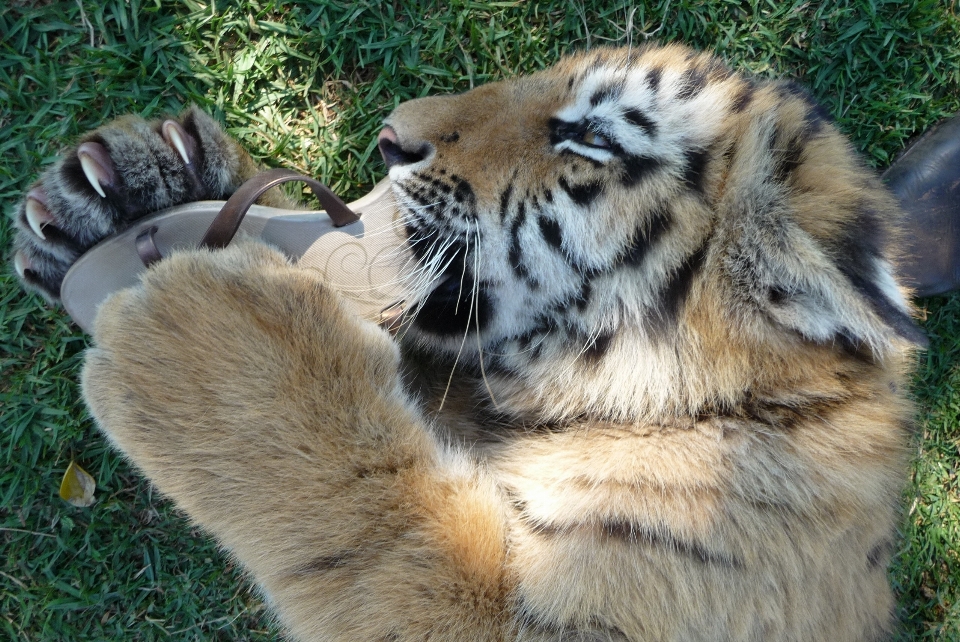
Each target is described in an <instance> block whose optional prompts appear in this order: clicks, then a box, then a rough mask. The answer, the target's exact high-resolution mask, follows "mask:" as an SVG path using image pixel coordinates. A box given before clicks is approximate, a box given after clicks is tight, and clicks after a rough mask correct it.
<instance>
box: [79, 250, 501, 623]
mask: <svg viewBox="0 0 960 642" xmlns="http://www.w3.org/2000/svg"><path fill="white" fill-rule="evenodd" d="M95 341H96V347H95V348H93V349H91V350H90V352H89V353H88V356H87V363H86V367H85V370H84V374H83V389H84V395H85V397H86V400H87V403H88V404H89V406H90V408H91V411H92V413H93V415H94V417H96V419H97V421H98V422H99V424H100V426H101V428H102V429H103V430H104V432H106V433H107V435H109V437H110V438H111V439H112V440H113V441H114V442H115V443H116V444H117V445H118V446H119V447H120V448H121V449H122V450H123V451H124V452H125V453H126V454H127V455H128V456H129V458H130V459H131V460H132V461H133V462H134V463H135V464H136V465H137V466H138V467H139V468H140V469H141V470H142V471H143V472H144V473H145V474H146V475H147V476H148V477H149V478H150V479H151V480H152V481H153V482H154V483H155V484H156V486H157V487H158V488H159V489H160V490H161V491H162V492H163V493H165V494H166V495H167V496H169V497H170V498H171V499H173V501H175V502H176V503H177V504H178V505H179V506H180V507H181V508H182V509H184V510H185V511H186V512H187V513H189V515H190V517H191V518H192V519H193V520H195V521H196V522H198V523H199V524H200V525H201V526H203V527H204V528H205V529H207V530H208V531H209V532H210V533H212V534H213V535H214V536H215V537H216V538H217V539H218V540H219V541H220V542H221V543H222V544H223V545H224V546H225V547H227V548H228V549H229V550H230V551H231V552H232V553H233V554H234V555H235V556H236V557H237V558H238V559H239V560H241V561H242V562H243V564H244V565H245V566H246V567H247V568H248V569H249V570H250V571H251V572H252V574H253V575H254V577H255V578H256V580H257V581H258V583H259V584H260V586H261V587H262V588H263V589H264V590H265V592H266V593H267V594H268V595H269V598H270V600H271V601H272V603H273V604H274V605H275V607H276V609H277V611H278V612H279V614H280V616H281V620H282V621H283V622H284V624H285V625H286V626H287V627H288V628H289V630H290V632H291V633H292V634H293V636H294V637H295V638H297V639H324V640H327V639H353V640H381V639H391V640H408V639H409V640H422V639H427V638H428V637H429V638H430V639H438V640H439V639H450V640H481V639H483V640H485V639H501V638H503V637H504V636H505V634H506V631H507V629H508V628H509V622H508V618H507V616H506V613H507V612H508V611H509V610H510V609H509V607H508V605H507V604H506V601H507V599H508V594H509V586H508V581H507V580H506V579H505V575H504V572H503V569H504V566H505V564H504V557H505V539H506V537H505V526H504V518H503V515H502V514H501V512H500V508H499V506H500V503H499V502H498V501H497V499H496V491H495V490H494V488H493V486H492V484H490V483H489V482H488V481H486V480H485V479H484V478H483V477H482V475H480V474H479V473H478V472H477V471H476V469H475V468H474V467H472V466H470V465H468V464H465V463H464V462H458V460H457V455H455V454H453V453H449V452H445V451H444V449H443V448H442V447H441V445H440V444H439V443H438V442H436V441H435V440H434V438H433V437H432V435H431V434H430V432H429V430H428V429H427V427H426V425H425V424H424V422H423V421H422V419H421V418H420V416H419V414H418V410H417V409H416V407H415V406H414V405H413V404H412V403H411V402H410V401H409V400H408V399H407V398H406V396H405V395H404V393H403V391H402V390H401V387H400V383H399V378H398V373H397V367H398V355H397V351H396V348H395V346H394V344H393V342H392V340H391V339H390V337H389V336H388V335H387V334H386V333H385V332H383V331H381V330H380V329H378V328H377V327H375V326H374V325H372V324H369V323H367V322H364V321H361V320H360V319H358V318H356V317H354V316H352V315H351V314H350V313H349V312H348V311H346V310H345V309H344V308H343V306H342V305H341V303H340V300H339V297H338V296H337V295H336V294H334V293H332V292H331V291H329V290H328V289H326V288H325V287H324V286H323V285H322V284H321V283H320V282H319V281H318V280H317V279H316V278H315V277H314V276H312V275H311V274H310V273H308V272H305V271H302V270H299V269H296V268H294V267H292V266H290V265H289V264H288V263H287V262H286V260H285V259H284V258H283V257H282V256H281V255H280V254H278V253H276V252H274V251H273V250H270V249H269V248H267V247H265V246H262V245H259V244H255V243H240V244H237V245H235V246H233V247H231V248H229V249H227V250H224V251H221V252H216V253H210V252H202V251H197V252H189V253H183V254H178V255H174V256H172V257H170V258H169V259H167V260H164V261H163V262H162V263H161V264H159V265H158V266H157V267H156V268H155V269H152V270H151V271H150V272H149V273H148V274H147V275H146V277H145V278H144V280H143V283H142V285H141V286H140V287H138V288H135V289H131V290H126V291H123V292H121V293H120V294H118V295H116V296H114V297H113V298H112V299H110V300H109V301H108V302H107V303H106V304H105V305H104V307H103V309H102V310H101V312H100V314H99V317H98V322H97V328H96V331H95Z"/></svg>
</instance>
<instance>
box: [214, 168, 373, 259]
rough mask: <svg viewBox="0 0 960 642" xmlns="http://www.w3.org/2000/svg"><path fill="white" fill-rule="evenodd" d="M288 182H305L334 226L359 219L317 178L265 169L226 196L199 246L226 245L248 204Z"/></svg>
mask: <svg viewBox="0 0 960 642" xmlns="http://www.w3.org/2000/svg"><path fill="white" fill-rule="evenodd" d="M292 181H299V182H303V183H306V184H307V185H308V186H309V187H310V189H312V190H313V193H314V195H316V197H317V199H318V200H319V201H320V204H321V205H322V206H323V209H324V210H325V211H326V213H327V216H329V217H330V220H331V221H333V225H334V227H343V226H344V225H349V224H350V223H355V222H357V221H359V220H360V217H359V216H357V215H356V214H355V213H353V212H352V211H351V210H350V208H349V207H347V205H346V203H344V202H343V201H342V200H341V199H340V197H339V196H337V195H336V194H334V193H333V192H332V191H331V190H330V188H329V187H327V186H326V185H324V184H323V183H321V182H320V181H318V180H316V179H313V178H310V177H309V176H303V175H302V174H298V173H296V172H294V171H293V170H289V169H269V170H267V171H265V172H261V173H259V174H257V175H256V176H254V177H253V178H251V179H250V180H248V181H247V182H245V183H244V184H243V185H241V186H240V187H239V188H238V189H237V191H236V192H234V193H233V194H232V195H231V196H230V198H229V199H227V202H226V203H225V204H224V206H223V208H221V209H220V213H219V214H217V217H216V218H215V219H213V223H211V224H210V227H209V228H208V229H207V233H206V234H204V235H203V239H202V240H201V241H200V247H206V248H210V249H220V248H224V247H226V246H227V245H228V244H229V243H230V241H231V240H233V237H234V235H235V234H236V233H237V230H238V229H240V221H242V220H243V217H244V215H245V214H246V213H247V210H249V209H250V206H251V205H253V204H254V203H255V202H256V200H257V199H258V198H260V197H261V196H263V194H264V192H266V191H267V190H269V189H270V188H272V187H276V186H277V185H280V184H281V183H289V182H292Z"/></svg>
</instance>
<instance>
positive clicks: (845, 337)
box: [741, 226, 928, 359]
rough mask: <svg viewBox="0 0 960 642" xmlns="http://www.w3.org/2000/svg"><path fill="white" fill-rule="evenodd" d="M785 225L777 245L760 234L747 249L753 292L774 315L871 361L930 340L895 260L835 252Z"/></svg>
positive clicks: (811, 338) (775, 319)
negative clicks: (904, 344)
mask: <svg viewBox="0 0 960 642" xmlns="http://www.w3.org/2000/svg"><path fill="white" fill-rule="evenodd" d="M787 227H789V226H787ZM780 231H781V232H784V231H787V232H788V234H787V238H781V239H778V240H777V241H776V242H775V243H773V242H772V241H773V240H774V239H772V238H769V237H767V238H764V236H766V235H762V236H761V238H759V239H757V238H755V239H753V240H754V247H753V248H752V251H750V252H749V253H748V254H750V255H752V261H751V262H750V263H751V265H750V266H749V268H748V271H749V273H750V277H749V279H750V280H751V281H752V283H751V284H750V286H749V291H750V293H751V298H753V299H754V301H755V303H756V304H757V306H758V307H759V308H760V309H761V311H762V312H763V313H764V314H765V315H766V316H767V317H768V318H769V319H770V320H771V321H773V322H774V323H776V324H777V325H779V326H781V327H783V328H786V329H789V330H791V331H793V332H796V333H797V334H799V335H800V336H801V337H803V338H804V339H806V340H808V341H812V342H814V343H819V344H833V345H837V346H839V347H841V348H843V349H844V350H846V351H848V352H852V353H855V354H858V355H865V356H869V357H870V358H872V359H877V358H882V357H883V356H884V355H885V354H886V353H888V352H889V351H890V350H892V349H893V348H894V344H895V342H896V341H898V340H906V341H908V342H910V343H913V344H915V345H918V346H920V347H924V348H925V347H926V346H927V343H928V341H927V337H926V336H925V335H924V334H923V332H922V331H921V330H920V329H919V328H918V327H917V325H916V324H915V323H914V321H913V319H912V318H911V308H910V304H909V303H908V302H907V300H906V299H905V297H904V296H903V294H902V293H901V291H900V288H899V287H898V286H897V284H896V281H895V279H894V277H893V274H892V268H891V265H890V263H889V262H887V261H885V260H884V259H882V258H881V257H879V256H861V257H859V260H853V257H850V256H846V257H835V258H833V257H831V256H830V254H829V253H828V252H825V251H824V249H823V248H821V247H819V246H818V244H817V243H816V242H815V241H814V239H813V238H812V237H810V236H809V235H808V234H806V233H805V232H803V231H802V230H800V229H799V228H797V227H794V228H793V229H791V230H784V229H783V228H781V230H780ZM785 248H789V249H788V251H784V249H785ZM742 256H743V255H742V254H741V257H742Z"/></svg>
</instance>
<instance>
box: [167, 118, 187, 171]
mask: <svg viewBox="0 0 960 642" xmlns="http://www.w3.org/2000/svg"><path fill="white" fill-rule="evenodd" d="M160 132H161V134H162V136H163V139H164V140H165V141H167V144H168V145H170V146H171V147H173V148H174V149H176V150H177V153H178V154H180V158H182V159H183V162H184V164H185V165H189V164H190V163H191V161H190V158H191V157H192V156H193V155H194V154H195V153H196V142H194V140H193V137H192V136H190V134H188V133H187V132H186V131H184V129H183V127H181V126H180V124H179V123H178V122H176V121H174V120H166V121H164V123H163V125H161V126H160Z"/></svg>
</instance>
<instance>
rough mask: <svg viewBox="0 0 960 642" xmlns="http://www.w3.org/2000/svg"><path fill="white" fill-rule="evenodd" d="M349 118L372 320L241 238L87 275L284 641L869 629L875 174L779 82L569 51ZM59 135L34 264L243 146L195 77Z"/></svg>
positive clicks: (172, 453) (878, 232)
mask: <svg viewBox="0 0 960 642" xmlns="http://www.w3.org/2000/svg"><path fill="white" fill-rule="evenodd" d="M379 147H380V150H381V153H382V154H383V156H384V159H385V160H386V163H387V166H388V168H389V177H390V180H391V182H392V189H393V192H394V195H395V198H396V201H397V203H398V207H399V213H398V217H397V220H398V224H399V225H403V227H404V228H405V232H406V236H407V238H408V245H409V246H410V248H411V250H412V252H413V255H414V256H415V257H416V259H417V261H418V269H417V270H415V273H416V276H415V277H411V278H416V279H419V281H418V283H419V285H420V286H422V287H421V291H422V295H421V296H420V298H419V299H418V300H415V301H412V302H411V304H410V306H409V308H408V316H409V323H408V327H407V328H406V329H405V331H404V332H401V333H400V334H399V335H398V337H397V338H394V337H391V336H390V335H389V334H388V333H386V332H385V331H383V330H381V329H379V328H377V327H376V326H374V325H373V324H371V323H369V322H367V321H363V320H361V319H359V318H357V317H356V316H354V315H353V314H351V312H350V311H349V309H348V308H347V307H345V306H344V305H343V304H342V302H341V299H340V297H339V296H338V295H337V294H336V293H335V292H333V291H331V290H330V289H329V288H327V287H325V286H324V284H323V283H322V282H320V281H319V280H318V279H317V277H316V276H314V275H313V274H312V273H310V272H307V271H305V270H301V269H298V268H296V267H294V266H293V265H291V264H290V263H289V262H288V261H287V260H286V259H285V258H283V256H282V255H281V254H279V253H278V252H277V251H276V250H273V249H271V248H268V247H266V246H264V245H261V244H258V243H254V242H240V243H236V244H234V245H233V246H231V247H229V248H227V249H226V250H223V251H218V252H199V251H197V252H182V253H179V254H176V255H174V256H172V257H170V258H169V259H166V260H164V261H162V262H161V263H160V264H159V265H157V266H156V267H154V268H152V269H151V270H150V271H149V272H148V273H147V275H146V276H145V277H144V279H143V281H142V284H141V285H140V286H139V287H137V288H133V289H130V290H125V291H123V292H121V293H119V294H117V295H115V296H113V297H112V298H111V299H110V300H109V301H108V302H107V303H106V304H105V305H104V307H103V308H102V309H101V312H100V314H99V317H98V320H97V327H96V331H95V334H94V341H95V344H96V346H95V347H94V348H92V349H91V350H90V351H89V352H88V354H87V360H86V366H85V369H84V373H83V392H84V396H85V398H86V401H87V403H88V405H89V407H90V409H91V411H92V413H93V415H94V416H95V417H96V419H97V421H98V422H99V425H100V427H101V428H102V430H103V431H104V433H105V434H106V435H107V436H108V437H109V438H110V440H111V441H113V442H114V443H115V444H116V445H117V446H118V447H119V448H120V449H121V450H123V451H124V452H125V453H126V454H127V455H128V456H129V458H130V460H131V461H132V462H133V463H134V464H135V465H136V466H137V467H138V468H139V469H140V470H142V471H143V473H144V474H145V475H146V476H147V477H148V478H149V479H150V480H151V481H152V482H153V483H154V484H156V486H157V487H158V488H159V489H160V490H161V491H162V492H163V493H165V494H166V495H167V496H168V497H169V498H170V499H172V500H173V501H174V502H175V503H176V504H177V505H178V506H180V507H181V508H182V509H184V510H185V511H186V512H187V513H189V515H190V516H191V518H192V519H193V520H195V521H196V522H197V523H198V524H200V525H201V526H202V527H203V528H205V529H206V531H207V532H209V533H210V534H211V535H212V536H213V537H215V538H216V539H217V541H218V542H220V543H221V544H222V545H223V546H224V547H225V548H226V549H227V550H229V551H230V552H231V553H232V554H233V555H234V556H235V557H236V558H237V559H239V560H240V561H241V562H242V563H243V564H244V565H245V567H246V568H247V569H248V570H249V571H250V573H251V575H252V577H253V578H254V579H255V581H256V583H257V584H258V586H259V587H260V588H261V589H262V591H263V592H264V594H265V595H266V596H267V597H268V600H269V603H270V604H271V606H272V608H273V610H274V611H275V613H276V615H277V617H278V619H279V621H280V622H281V624H282V626H283V628H284V630H285V631H286V632H287V633H288V635H289V636H290V637H291V638H292V639H297V640H426V639H430V640H457V641H463V640H476V641H480V640H530V641H533V640H536V641H547V640H550V641H558V640H617V641H621V640H631V641H641V640H643V641H653V640H656V641H658V642H665V641H678V642H679V641H683V642H691V641H698V640H701V641H705V642H707V641H709V642H715V641H719V640H729V641H740V640H743V641H747V640H764V641H774V640H777V641H786V640H831V641H838V642H839V641H845V640H862V641H867V640H871V641H872V640H881V639H887V638H888V637H889V636H891V635H893V633H894V632H895V629H896V623H895V619H896V618H895V614H894V609H895V603H894V598H893V594H892V591H891V588H890V586H889V582H888V579H887V574H886V568H887V565H888V562H889V560H890V556H891V553H892V551H893V550H894V548H895V541H896V527H897V524H898V520H899V519H900V513H899V509H898V506H899V501H900V494H901V490H902V487H903V484H904V483H905V480H906V464H907V462H908V445H909V439H910V435H911V430H912V421H913V408H912V406H911V403H910V402H909V400H908V398H907V394H906V391H907V381H908V377H909V373H910V369H911V367H912V365H913V361H914V357H913V355H914V351H915V349H916V347H917V346H921V347H922V346H923V345H924V337H923V335H922V334H921V333H920V331H919V330H918V329H917V328H916V327H915V325H914V323H913V321H912V319H911V316H912V313H913V311H912V308H911V306H910V304H909V303H908V301H907V299H906V297H905V296H904V293H903V292H902V290H901V289H900V287H898V285H897V281H896V275H895V274H894V268H893V267H892V266H893V265H895V263H896V258H897V257H896V256H893V255H892V254H891V252H892V249H891V248H895V247H896V226H897V220H898V217H899V216H900V213H899V210H898V208H897V205H896V204H895V201H894V200H893V198H892V197H891V196H890V195H889V194H888V193H887V192H886V191H885V189H884V188H883V187H882V186H881V184H880V182H879V181H878V179H877V177H876V176H875V174H874V173H873V172H872V171H871V170H869V169H868V168H866V166H865V165H864V164H863V162H862V161H861V160H860V159H859V158H858V157H857V155H856V154H855V153H854V152H853V151H852V149H851V147H850V145H849V144H848V142H847V141H846V140H845V139H844V137H843V136H842V135H841V134H840V133H839V132H838V130H837V128H836V127H835V126H834V124H832V122H831V119H830V117H829V116H828V115H827V113H826V112H825V111H824V110H823V109H822V108H821V107H819V106H818V105H817V104H816V103H815V102H814V101H813V100H812V99H811V98H810V97H809V95H808V94H807V93H806V92H805V91H804V90H802V89H801V88H799V87H798V86H796V85H794V84H792V83H790V82H782V81H769V80H761V79H757V78H751V77H746V76H744V75H741V74H739V73H735V72H733V71H732V70H730V69H729V68H728V67H727V66H726V65H725V64H723V63H722V62H720V61H718V60H717V59H716V58H714V57H711V56H710V55H707V54H699V53H696V52H694V51H692V50H689V49H687V48H684V47H681V46H675V45H671V46H666V47H647V48H641V49H636V48H634V49H601V50H594V51H590V52H586V53H582V54H578V55H574V56H571V57H568V58H564V59H563V60H561V61H560V62H559V63H558V64H557V65H556V66H554V67H553V68H550V69H548V70H546V71H542V72H540V73H536V74H533V75H531V76H527V77H521V78H515V79H511V80H505V81H502V82H497V83H492V84H489V85H485V86H482V87H479V88H477V89H473V90H471V91H469V92H467V93H464V94H461V95H457V96H447V97H433V98H424V99H419V100H415V101H411V102H408V103H404V104H401V105H400V106H399V108H397V109H396V111H394V112H393V113H392V114H391V115H390V116H389V117H388V118H387V119H386V121H385V126H384V130H383V132H382V133H381V135H380V139H379ZM91 150H92V151H91ZM78 151H79V152H80V153H79V154H78V153H77V151H74V152H71V153H69V154H67V155H66V156H65V158H64V160H63V161H61V162H60V164H58V165H56V166H54V167H53V168H52V169H50V170H49V171H48V172H47V173H46V174H44V175H43V176H42V177H41V179H40V181H39V182H38V183H37V185H36V186H35V187H34V188H33V190H31V192H30V194H29V195H28V197H27V198H25V199H24V202H23V203H22V204H21V206H20V207H19V209H18V210H17V212H16V215H17V223H18V225H19V233H18V237H17V240H16V248H17V249H16V253H15V262H16V264H17V265H16V267H17V271H18V273H19V274H20V276H21V278H22V279H23V280H24V282H25V284H26V285H27V286H30V287H34V288H37V289H40V290H41V291H43V292H44V293H45V294H46V296H47V297H48V298H51V299H55V298H56V296H57V289H58V287H59V279H60V278H62V271H63V270H64V269H65V267H66V266H69V264H70V262H71V261H72V260H73V259H75V257H76V256H77V255H78V253H79V252H81V251H82V250H83V249H84V248H85V247H88V246H89V245H90V244H92V243H93V242H95V241H96V240H97V239H98V238H101V237H102V236H104V235H105V234H108V233H110V232H112V231H114V230H116V229H119V228H122V227H123V226H125V225H129V224H130V222H131V221H132V220H136V218H137V217H138V216H142V215H143V214H144V213H145V212H146V211H149V210H150V209H156V208H158V207H165V206H168V205H172V204H176V203H177V202H183V201H187V200H195V199H197V198H209V197H218V198H219V197H223V196H224V195H225V194H227V193H229V192H230V191H231V190H232V189H235V188H236V186H237V185H239V184H240V183H241V182H242V180H243V179H244V178H246V177H248V176H249V175H251V174H252V173H253V172H254V171H256V168H255V167H254V166H253V164H252V162H251V161H250V159H249V157H247V156H246V154H245V152H243V151H242V150H241V149H240V148H239V146H237V145H236V144H235V143H233V142H232V141H230V140H229V139H228V138H227V137H226V136H225V135H224V134H223V133H222V131H221V130H220V129H219V128H218V127H217V126H216V125H215V124H214V123H213V121H211V120H210V119H209V118H208V117H206V116H205V115H203V114H202V112H199V111H198V110H196V109H190V110H188V111H187V112H185V114H184V115H183V116H182V117H181V118H179V119H169V120H166V121H162V122H157V123H146V122H144V121H140V120H138V119H131V118H128V119H124V120H122V121H121V122H120V123H119V124H117V123H113V124H108V125H106V126H105V127H104V128H101V129H100V130H97V131H96V132H94V133H92V134H91V135H90V136H88V137H87V138H85V139H84V140H83V141H82V142H81V145H80V146H79V147H78ZM84 156H86V160H85V159H84ZM91 159H92V160H91ZM144 168H147V169H144ZM151 177H161V179H162V180H159V181H157V185H162V186H163V187H162V188H161V187H153V188H151V187H150V185H151V184H152V183H151V181H152V180H154V179H152V178H151ZM138 181H139V182H138ZM424 275H426V276H424ZM424 284H426V285H424Z"/></svg>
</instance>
